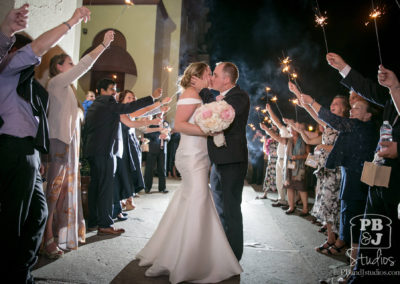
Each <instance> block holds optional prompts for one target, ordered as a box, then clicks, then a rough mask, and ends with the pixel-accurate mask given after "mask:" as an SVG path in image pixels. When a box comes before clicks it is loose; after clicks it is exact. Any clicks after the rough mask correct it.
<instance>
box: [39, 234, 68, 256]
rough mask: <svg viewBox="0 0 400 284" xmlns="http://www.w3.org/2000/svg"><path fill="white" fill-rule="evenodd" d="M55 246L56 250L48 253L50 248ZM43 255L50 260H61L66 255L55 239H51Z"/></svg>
mask: <svg viewBox="0 0 400 284" xmlns="http://www.w3.org/2000/svg"><path fill="white" fill-rule="evenodd" d="M53 243H54V244H55V246H56V249H54V250H52V251H48V247H49V246H50V245H51V244H53ZM42 253H43V254H44V255H45V256H46V257H47V258H49V259H59V258H60V257H62V256H63V255H64V251H62V250H61V249H59V248H58V246H57V244H56V243H55V242H54V238H51V239H49V240H48V241H47V242H46V243H45V244H44V247H43V250H42Z"/></svg>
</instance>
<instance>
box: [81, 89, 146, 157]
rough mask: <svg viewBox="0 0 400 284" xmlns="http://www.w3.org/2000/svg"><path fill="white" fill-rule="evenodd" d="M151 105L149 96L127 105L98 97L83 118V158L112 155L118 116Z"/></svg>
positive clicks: (107, 97)
mask: <svg viewBox="0 0 400 284" xmlns="http://www.w3.org/2000/svg"><path fill="white" fill-rule="evenodd" d="M152 103H153V99H152V98H151V97H150V96H149V97H145V98H142V99H139V100H137V101H135V102H131V103H129V104H119V103H117V101H116V100H115V98H114V97H113V96H103V95H101V96H98V97H97V98H96V99H95V100H94V102H93V104H92V105H91V106H90V108H89V109H88V111H87V114H86V117H85V124H84V128H83V135H82V137H83V155H84V157H86V158H88V157H93V156H105V155H112V150H113V146H114V142H115V139H116V138H117V131H118V123H119V122H120V114H125V113H131V112H134V111H136V110H138V109H141V108H143V107H146V106H148V105H151V104H152Z"/></svg>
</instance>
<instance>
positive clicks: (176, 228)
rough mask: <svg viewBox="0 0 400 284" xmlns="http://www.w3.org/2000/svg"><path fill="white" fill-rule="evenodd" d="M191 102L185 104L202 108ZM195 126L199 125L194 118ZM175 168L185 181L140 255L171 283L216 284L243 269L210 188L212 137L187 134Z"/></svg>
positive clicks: (183, 101) (149, 271) (148, 272)
mask: <svg viewBox="0 0 400 284" xmlns="http://www.w3.org/2000/svg"><path fill="white" fill-rule="evenodd" d="M200 103H201V100H199V99H193V98H186V99H181V100H179V101H178V105H182V104H200ZM189 122H191V123H194V119H193V115H192V117H191V118H190V120H189ZM175 164H176V167H177V169H178V170H179V173H180V174H181V176H182V183H181V185H180V187H179V189H177V190H176V192H175V193H174V196H173V197H172V199H171V201H170V203H169V205H168V208H167V210H166V211H165V213H164V216H163V217H162V219H161V221H160V223H159V225H158V227H157V229H156V231H155V232H154V234H153V236H152V237H151V239H150V240H149V241H148V242H147V244H146V246H145V247H144V248H143V249H142V250H141V251H140V252H139V253H138V254H137V255H136V258H137V259H139V260H140V262H139V265H140V266H148V265H151V266H150V268H148V269H147V270H146V276H159V275H169V281H170V282H171V283H180V282H183V281H185V282H192V283H216V282H220V281H222V280H224V279H227V278H230V277H231V276H234V275H238V274H240V273H241V272H242V268H241V266H240V264H239V262H238V261H237V259H236V257H235V255H234V254H233V251H232V249H231V247H230V245H229V243H228V239H227V238H226V235H225V232H224V229H223V228H222V225H221V222H220V220H219V217H218V213H217V211H216V209H215V205H214V202H213V200H212V194H211V191H210V188H209V186H208V173H209V168H210V160H209V158H208V152H207V138H206V137H201V136H190V135H185V134H181V140H180V143H179V147H178V149H177V152H176V158H175Z"/></svg>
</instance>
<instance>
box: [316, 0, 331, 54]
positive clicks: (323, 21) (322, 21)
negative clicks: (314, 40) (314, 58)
mask: <svg viewBox="0 0 400 284" xmlns="http://www.w3.org/2000/svg"><path fill="white" fill-rule="evenodd" d="M315 2H316V3H317V9H316V10H317V11H316V12H317V13H316V14H315V22H316V24H317V25H318V26H320V27H321V28H322V33H323V35H324V41H325V48H326V53H329V50H328V41H327V40H326V33H325V26H326V25H327V20H328V17H327V16H326V12H325V13H324V14H325V16H322V14H321V10H320V9H319V5H318V0H315Z"/></svg>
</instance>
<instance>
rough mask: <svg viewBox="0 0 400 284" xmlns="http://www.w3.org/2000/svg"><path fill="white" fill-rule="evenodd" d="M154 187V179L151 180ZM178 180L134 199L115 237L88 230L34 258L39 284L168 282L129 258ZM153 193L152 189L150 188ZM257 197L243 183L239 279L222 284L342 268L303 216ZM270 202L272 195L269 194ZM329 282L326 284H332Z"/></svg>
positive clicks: (309, 279) (328, 273) (304, 279)
mask: <svg viewBox="0 0 400 284" xmlns="http://www.w3.org/2000/svg"><path fill="white" fill-rule="evenodd" d="M155 184H157V180H156V179H155ZM179 184H180V181H178V180H173V179H168V180H167V187H168V189H169V190H170V192H169V193H168V194H160V193H158V192H156V193H153V194H149V195H141V197H140V198H137V199H135V201H136V204H137V209H135V210H133V211H129V219H128V220H127V221H124V222H119V223H117V225H118V226H119V227H122V228H124V229H125V230H126V233H125V234H123V235H122V236H119V237H99V236H97V235H96V233H95V232H94V233H93V232H91V233H88V235H87V242H86V244H85V245H82V246H81V247H79V249H78V250H76V251H71V252H68V253H66V254H65V256H64V257H63V258H61V259H58V260H55V261H50V260H48V259H46V258H44V257H41V258H40V259H39V262H38V264H37V266H36V267H35V270H34V272H33V274H34V276H35V277H36V278H37V282H38V283H40V284H44V283H49V284H51V283H134V284H153V283H154V284H161V283H169V282H168V278H167V277H158V278H147V277H145V276H144V271H145V269H144V268H142V267H139V266H138V265H137V261H136V260H135V254H136V253H137V252H138V251H139V250H140V249H141V248H142V247H143V246H144V244H145V243H146V241H147V240H148V239H149V238H150V236H151V234H152V232H153V231H154V230H155V228H156V226H157V224H158V222H159V220H160V218H161V216H162V214H163V212H164V210H165V208H166V206H167V205H168V202H169V199H170V198H171V197H172V195H173V192H174V191H175V190H176V189H177V187H178V186H179ZM153 190H154V189H153ZM258 194H259V193H258V192H256V191H255V190H254V188H253V187H251V186H248V185H246V186H245V188H244V192H243V205H242V211H243V219H244V239H245V249H244V254H243V258H242V260H241V265H242V267H243V270H244V272H243V273H242V274H241V275H240V277H235V278H232V279H229V280H226V281H224V282H222V283H224V284H239V283H244V284H253V283H318V281H319V280H320V279H326V278H329V277H332V276H333V275H339V274H340V271H341V269H345V268H346V267H347V266H346V260H345V257H335V258H333V257H328V256H325V255H321V254H318V253H316V252H315V250H314V247H315V246H317V245H319V244H321V243H322V242H323V241H324V240H325V236H324V235H323V234H321V233H318V232H317V230H318V227H317V226H316V225H313V224H311V222H310V221H309V220H307V218H303V217H300V216H297V215H291V216H287V215H286V214H284V212H283V210H281V209H280V208H273V207H272V206H271V205H270V204H271V201H270V200H255V197H256V196H257V195H258ZM270 196H271V197H272V198H273V197H274V194H271V195H270ZM333 279H334V278H332V279H331V280H332V283H335V281H333Z"/></svg>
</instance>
